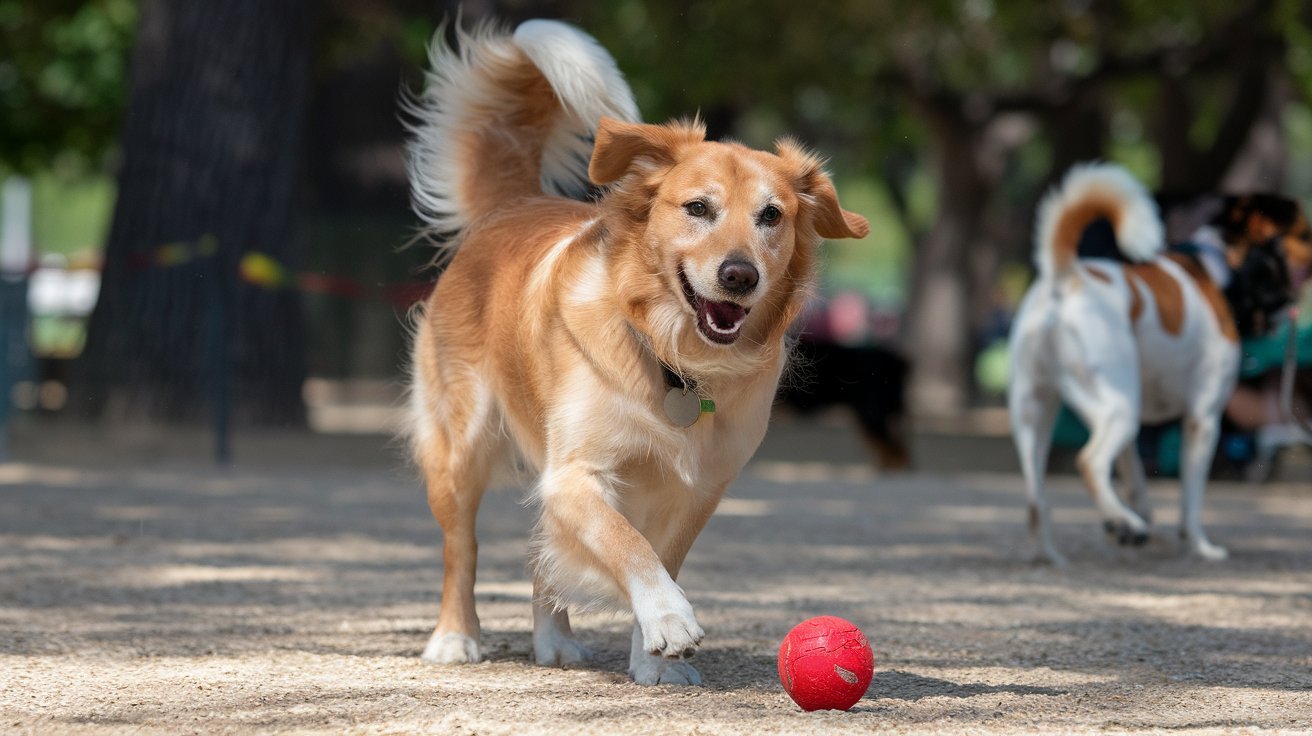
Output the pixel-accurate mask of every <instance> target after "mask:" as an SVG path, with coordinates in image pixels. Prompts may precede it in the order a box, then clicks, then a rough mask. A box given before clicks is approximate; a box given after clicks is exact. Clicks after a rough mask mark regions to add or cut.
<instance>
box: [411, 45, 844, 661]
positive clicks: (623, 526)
mask: <svg viewBox="0 0 1312 736" xmlns="http://www.w3.org/2000/svg"><path fill="white" fill-rule="evenodd" d="M442 37H443V34H442V33H441V32H439V33H438V34H437V36H435V38H434V41H433V48H432V65H433V69H432V71H431V73H430V74H429V77H428V84H427V87H426V89H425V91H424V92H423V94H422V97H421V98H420V99H419V100H417V101H416V103H415V105H414V106H413V112H414V114H415V115H416V116H417V118H418V123H417V124H416V125H415V128H414V138H413V142H412V145H411V161H410V163H411V166H410V174H411V179H412V186H413V190H414V200H415V203H416V208H417V210H418V211H419V213H420V214H421V215H422V216H424V217H425V219H426V220H427V222H428V225H429V226H430V228H431V230H432V231H433V232H435V233H440V234H446V235H448V236H450V235H452V234H453V240H452V245H451V246H450V247H452V248H455V250H454V256H453V257H452V259H451V261H450V265H449V266H448V268H447V269H446V271H445V272H444V273H443V274H442V276H441V278H440V280H439V281H438V284H437V288H436V290H435V291H434V293H433V295H432V297H431V298H430V299H429V300H428V302H427V304H426V305H425V308H424V309H423V311H422V314H421V315H420V316H419V317H418V320H417V329H416V333H415V336H414V353H413V382H412V401H411V425H412V431H411V437H412V446H413V450H414V456H415V459H416V461H417V463H418V465H419V467H420V468H421V469H422V471H423V473H424V476H425V480H426V482H427V486H428V501H429V505H430V507H431V508H432V511H433V514H434V516H436V517H437V520H438V522H439V523H440V524H441V526H442V530H443V532H444V538H443V559H444V571H443V572H444V576H445V579H444V582H443V586H442V603H441V612H440V615H439V617H438V623H437V628H436V630H434V632H433V635H432V638H431V639H430V640H429V642H428V646H427V647H426V648H425V650H424V653H423V658H424V659H425V660H428V661H432V662H441V663H462V662H477V661H479V659H480V658H481V657H482V649H481V645H480V637H479V624H478V616H477V614H476V612H475V607H474V574H475V560H476V554H477V552H476V550H477V545H476V543H475V515H476V513H477V511H478V507H479V501H480V499H481V497H482V495H483V492H484V489H485V487H486V485H487V483H488V478H489V471H490V466H491V464H492V462H493V460H494V458H495V457H496V456H498V455H499V454H500V450H501V448H503V447H504V446H506V445H507V444H512V445H513V447H514V448H516V449H517V450H518V451H519V453H520V454H521V455H522V456H523V458H524V459H525V460H526V461H527V463H528V464H529V465H531V466H532V467H533V468H534V469H535V470H536V471H537V472H538V473H539V476H540V477H539V480H538V483H537V485H536V487H535V488H534V489H533V491H532V496H533V499H534V501H535V502H536V503H537V505H538V506H539V508H540V516H539V520H538V525H537V530H536V536H535V540H534V543H533V550H534V555H533V574H534V596H533V647H534V653H535V657H536V659H537V661H538V662H539V663H540V664H549V665H564V664H570V663H574V662H578V661H580V660H581V659H583V658H584V657H585V656H586V655H587V652H586V650H585V649H584V648H583V647H582V646H581V645H580V644H579V643H578V642H577V641H576V640H575V639H574V638H573V636H572V634H571V632H570V625H569V618H568V614H567V613H566V606H567V605H582V606H597V605H600V606H605V607H613V608H627V609H630V610H632V612H633V615H634V618H635V625H634V628H633V637H632V653H631V655H630V660H629V673H630V674H631V675H632V676H633V678H634V679H635V680H636V681H637V682H639V683H643V684H654V683H688V684H696V683H698V682H699V681H700V675H699V674H698V673H697V671H696V670H695V669H694V668H693V667H692V666H690V665H689V664H688V663H687V662H686V661H684V658H686V657H687V656H689V655H691V654H692V653H693V652H694V651H695V650H696V648H697V645H698V643H699V642H700V641H701V639H702V635H703V631H702V627H701V626H700V625H698V623H697V619H696V618H695V617H694V615H693V609H692V606H691V605H690V604H689V602H688V599H687V598H686V597H685V595H684V592H683V590H682V589H680V587H679V586H678V585H677V584H676V583H675V578H676V577H677V575H678V573H679V568H680V566H681V565H682V564H683V561H684V557H685V555H686V554H687V552H688V549H689V547H690V546H691V545H692V543H693V540H694V539H696V537H697V535H698V533H699V532H700V531H701V529H702V527H703V525H704V524H705V523H706V522H707V520H708V519H709V518H710V516H711V514H712V512H713V511H714V510H715V508H716V505H717V504H718V502H719V500H720V498H721V496H722V495H723V493H724V492H725V489H726V488H727V487H728V485H729V483H730V482H731V481H732V480H733V479H734V477H735V476H736V475H737V474H738V472H739V471H740V470H741V469H742V467H743V465H744V464H745V463H746V462H747V460H748V458H750V456H751V455H752V453H753V452H754V451H755V449H756V447H757V445H758V444H759V443H760V441H761V439H762V436H763V435H764V433H765V429H766V423H767V421H768V418H769V414H770V407H771V403H772V401H773V400H774V395H775V389H776V386H777V385H778V381H779V376H780V372H781V370H782V369H783V367H784V363H785V360H786V357H787V356H786V350H785V333H786V330H787V328H788V325H789V323H790V322H791V321H792V319H793V317H794V316H795V315H796V314H797V313H798V311H799V310H800V308H801V307H802V304H803V300H804V298H805V296H806V293H807V291H808V289H809V288H810V286H811V284H812V281H813V274H812V270H813V266H814V262H815V259H816V255H817V248H818V247H819V244H820V240H821V238H846V237H860V236H863V235H865V234H866V233H867V232H868V225H867V223H866V220H865V218H863V217H861V216H859V215H855V214H853V213H850V212H846V211H844V210H843V209H842V208H841V207H840V206H839V203H838V198H837V196H836V194H835V192H834V187H833V185H832V184H831V183H830V179H829V177H828V176H827V175H826V174H825V172H824V171H823V170H822V168H821V164H820V162H819V161H818V160H817V159H816V158H815V157H814V156H812V155H810V154H808V153H806V152H805V151H803V150H802V149H801V148H800V147H798V146H797V145H796V144H794V143H792V142H789V141H781V142H780V143H779V144H778V145H777V148H776V151H775V152H774V153H765V152H761V151H755V150H751V149H749V148H746V147H743V146H740V145H737V144H732V143H712V142H707V141H705V140H704V131H703V129H702V128H701V127H700V126H699V125H697V124H695V123H674V124H668V125H644V124H640V123H637V122H625V121H634V120H636V119H637V117H638V113H637V110H636V107H635V105H634V102H633V99H632V96H631V93H630V91H629V88H628V85H627V84H626V83H625V81H624V79H623V77H622V76H621V75H620V73H619V71H618V70H617V69H616V67H615V63H614V61H613V60H612V59H611V57H610V56H609V55H608V54H607V53H606V52H605V51H604V50H603V49H602V48H601V47H600V46H599V45H598V44H597V43H596V41H594V40H593V39H592V38H591V37H589V36H587V35H585V34H583V33H582V32H580V31H578V30H576V29H574V28H572V27H570V26H567V25H564V24H561V23H556V22H550V21H529V22H527V23H524V24H523V25H521V26H519V28H518V29H517V30H516V31H515V32H514V34H513V35H510V34H505V33H501V32H497V31H495V30H491V29H488V28H482V29H479V30H476V31H474V32H472V33H466V32H461V33H459V39H458V41H459V46H460V49H459V51H458V52H456V51H453V50H451V49H450V48H448V47H447V46H446V45H445V43H444V42H443V40H442ZM594 139H595V145H594V142H593V141H594ZM589 154H590V162H589ZM589 179H590V180H591V182H593V183H594V184H596V185H600V186H609V188H608V189H607V190H605V191H604V192H603V193H602V194H601V196H600V197H599V198H598V199H597V200H596V201H579V200H578V199H573V198H571V197H573V196H577V195H579V194H581V193H583V192H585V191H586V189H587V186H588V181H589ZM562 195H567V196H562ZM457 244H458V247H457Z"/></svg>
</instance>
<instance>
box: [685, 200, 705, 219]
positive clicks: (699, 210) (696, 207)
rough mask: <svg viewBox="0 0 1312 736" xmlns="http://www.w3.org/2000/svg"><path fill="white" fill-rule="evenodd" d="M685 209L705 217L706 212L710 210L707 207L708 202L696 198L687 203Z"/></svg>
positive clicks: (695, 215)
mask: <svg viewBox="0 0 1312 736" xmlns="http://www.w3.org/2000/svg"><path fill="white" fill-rule="evenodd" d="M683 209H684V210H685V211H686V212H687V213H688V214H690V215H692V216H693V217H705V216H706V213H708V212H710V209H708V208H707V207H706V203H705V202H703V201H701V200H700V199H694V200H693V201H691V202H689V203H688V204H685V205H684V206H683Z"/></svg>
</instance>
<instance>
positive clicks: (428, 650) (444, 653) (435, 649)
mask: <svg viewBox="0 0 1312 736" xmlns="http://www.w3.org/2000/svg"><path fill="white" fill-rule="evenodd" d="M419 658H420V659H422V660H423V661H425V662H431V663H432V664H473V663H477V662H481V661H482V660H483V653H482V651H481V649H480V648H479V646H478V642H476V641H474V640H473V639H471V638H469V637H468V636H465V635H464V634H456V633H449V634H439V633H437V632H434V633H433V635H432V636H431V637H430V638H429V639H428V645H427V646H425V647H424V653H423V654H420V655H419Z"/></svg>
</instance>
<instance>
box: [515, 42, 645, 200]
mask: <svg viewBox="0 0 1312 736" xmlns="http://www.w3.org/2000/svg"><path fill="white" fill-rule="evenodd" d="M514 42H515V44H516V45H517V46H519V48H520V49H522V50H523V51H524V53H525V54H527V55H528V57H529V58H530V59H532V60H533V64H534V65H536V66H537V68H538V69H540V70H541V71H542V75H543V76H545V77H546V78H547V81H548V82H550V83H551V88H552V89H553V90H555V92H556V96H557V97H559V98H560V103H561V105H562V106H563V107H564V108H565V109H566V111H568V112H569V113H570V117H569V118H563V119H561V120H559V121H557V123H556V126H555V128H554V129H553V130H552V133H551V138H550V142H549V143H548V144H547V147H546V150H545V151H543V155H542V189H543V191H545V192H552V193H556V194H560V195H562V196H565V197H578V196H580V195H582V194H584V193H585V192H586V191H587V188H588V176H587V173H588V161H589V159H590V158H591V157H592V135H593V134H594V133H595V132H596V130H597V123H598V122H599V121H600V120H601V119H602V118H603V117H612V118H617V119H619V120H625V121H630V122H636V121H637V120H638V119H639V118H640V116H639V114H638V104H637V103H636V102H634V100H633V92H632V90H630V89H629V85H628V82H626V81H624V75H623V74H622V73H621V72H620V70H619V67H617V66H616V65H615V59H613V58H611V55H610V54H609V53H607V51H606V49H604V48H602V46H601V44H599V43H597V41H596V39H594V38H593V37H592V36H589V35H588V34H586V33H584V32H583V31H580V30H579V29H577V28H575V27H573V26H570V25H566V24H564V23H559V22H557V21H552V20H530V21H525V22H524V23H521V24H520V26H519V27H518V28H516V29H515V35H514Z"/></svg>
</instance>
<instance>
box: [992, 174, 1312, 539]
mask: <svg viewBox="0 0 1312 736" xmlns="http://www.w3.org/2000/svg"><path fill="white" fill-rule="evenodd" d="M1243 204H1244V202H1243V200H1242V199H1241V198H1231V200H1230V201H1229V204H1228V206H1232V208H1231V209H1230V210H1228V211H1227V212H1226V213H1223V214H1224V215H1227V216H1230V217H1231V219H1233V217H1235V216H1242V217H1243V218H1245V219H1244V220H1243V222H1241V223H1240V224H1241V225H1244V226H1246V225H1247V224H1248V223H1250V222H1251V223H1254V226H1253V227H1254V228H1256V223H1259V222H1261V223H1263V224H1264V225H1270V224H1271V221H1270V219H1269V218H1260V217H1257V216H1256V215H1253V216H1252V217H1251V218H1250V217H1249V215H1248V214H1242V213H1244V212H1247V211H1246V210H1243V209H1242V207H1241V205H1243ZM1249 204H1251V202H1250V203H1249ZM1245 206H1247V205H1245ZM1296 209H1297V208H1296V207H1295V211H1296ZM1298 221H1299V222H1302V220H1301V214H1299V215H1298ZM1218 223H1219V227H1220V228H1221V229H1224V228H1225V227H1226V223H1227V219H1226V217H1225V216H1222V217H1219V218H1218ZM1290 226H1292V227H1297V224H1296V223H1295V222H1293V221H1291V223H1290ZM1302 227H1303V229H1306V223H1305V222H1304V223H1303V225H1302ZM1221 229H1218V228H1215V227H1213V228H1209V229H1207V230H1205V231H1204V232H1203V235H1204V236H1205V237H1200V238H1198V240H1199V242H1200V243H1202V245H1199V246H1197V247H1195V248H1193V250H1192V252H1191V253H1170V254H1166V253H1164V234H1163V223H1162V220H1161V218H1160V216H1159V213H1158V208H1157V205H1156V203H1155V202H1154V200H1153V199H1152V197H1150V196H1149V194H1148V192H1147V191H1145V189H1144V188H1143V186H1142V185H1141V184H1140V183H1139V182H1138V181H1136V180H1135V179H1134V178H1133V177H1132V176H1131V175H1130V174H1128V173H1127V172H1126V171H1124V170H1123V169H1121V168H1119V167H1117V166H1114V165H1108V164H1087V165H1082V166H1078V167H1076V168H1074V169H1072V170H1071V171H1070V172H1069V173H1068V174H1067V176H1066V178H1065V180H1064V181H1063V182H1062V183H1061V185H1060V186H1059V187H1058V188H1057V189H1056V190H1054V191H1053V192H1051V193H1049V194H1048V195H1047V197H1046V198H1045V199H1044V201H1043V202H1042V204H1041V205H1040V207H1039V212H1038V221H1037V230H1036V234H1035V252H1034V257H1035V261H1036V264H1037V267H1038V277H1037V279H1036V281H1035V283H1034V284H1033V286H1032V287H1031V288H1030V290H1029V292H1028V293H1027V294H1026V295H1025V297H1024V299H1023V300H1022V302H1021V305H1020V308H1019V309H1018V311H1017V314H1016V319H1015V322H1014V325H1013V328H1012V336H1011V349H1012V355H1013V361H1012V373H1011V386H1010V390H1009V396H1008V400H1009V406H1010V413H1011V427H1012V433H1013V435H1014V437H1015V441H1016V449H1017V452H1018V454H1019V456H1020V464H1021V470H1022V472H1023V473H1024V475H1025V482H1026V487H1027V490H1028V492H1029V511H1030V528H1031V532H1032V534H1034V535H1035V536H1036V538H1037V543H1038V546H1039V554H1040V555H1041V556H1042V557H1046V558H1047V559H1048V560H1050V561H1052V562H1054V563H1057V564H1064V563H1065V559H1064V558H1063V557H1062V555H1061V554H1060V553H1059V552H1058V551H1057V549H1056V547H1055V546H1054V545H1053V541H1052V533H1051V531H1050V526H1051V525H1050V520H1049V510H1048V505H1047V503H1046V501H1045V500H1044V496H1043V475H1044V471H1045V466H1046V463H1047V457H1048V449H1049V443H1050V439H1051V435H1052V430H1053V424H1054V421H1055V419H1056V417H1057V413H1058V410H1059V408H1060V407H1061V404H1062V403H1063V402H1065V403H1066V404H1067V405H1068V406H1070V408H1071V409H1072V410H1073V411H1074V412H1075V413H1076V414H1077V415H1078V416H1079V417H1080V418H1081V419H1082V420H1083V421H1084V423H1085V424H1086V425H1087V426H1088V427H1089V430H1090V437H1089V441H1088V443H1087V444H1086V445H1085V446H1084V447H1083V448H1082V449H1081V450H1080V452H1079V455H1078V457H1077V464H1078V467H1079V470H1080V473H1081V474H1082V475H1083V479H1084V482H1085V485H1086V486H1087V487H1088V490H1089V493H1090V494H1091V495H1092V496H1093V500H1094V503H1095V504H1096V505H1097V507H1098V510H1099V511H1100V513H1101V514H1102V517H1103V520H1104V524H1105V527H1106V529H1107V531H1108V532H1109V534H1111V535H1112V536H1114V537H1115V538H1116V539H1117V540H1118V541H1120V542H1121V543H1122V544H1142V543H1143V542H1144V541H1146V540H1147V534H1148V523H1149V519H1150V514H1151V509H1150V506H1149V503H1148V496H1147V493H1146V488H1145V483H1146V481H1145V478H1144V470H1143V466H1142V464H1141V462H1140V459H1139V455H1138V451H1137V449H1136V447H1135V445H1134V440H1135V437H1136V436H1137V434H1138V432H1139V426H1140V424H1141V423H1145V424H1152V423H1160V422H1165V421H1170V420H1175V419H1181V420H1182V434H1183V441H1182V449H1181V463H1180V467H1181V484H1182V486H1183V488H1182V495H1181V502H1180V510H1181V513H1180V535H1181V538H1182V539H1183V540H1185V543H1186V544H1187V546H1188V549H1189V550H1190V551H1191V552H1193V553H1194V554H1196V555H1198V556H1199V557H1202V558H1205V559H1209V560H1220V559H1224V558H1225V557H1226V556H1227V553H1226V550H1225V549H1224V548H1223V547H1220V546H1217V545H1215V544H1212V543H1211V542H1210V541H1209V540H1208V538H1207V534H1206V533H1205V532H1204V531H1203V525H1202V506H1203V490H1204V487H1205V485H1206V483H1207V477H1208V473H1209V470H1210V468H1211V464H1212V456H1213V454H1214V452H1215V449H1216V443H1217V437H1218V433H1219V430H1220V422H1221V413H1222V410H1223V409H1224V407H1225V404H1226V401H1227V399H1229V397H1230V394H1231V392H1232V391H1233V389H1234V386H1235V380H1236V376H1237V373H1238V369H1239V357H1240V350H1239V329H1238V327H1237V325H1236V321H1235V317H1234V315H1233V314H1232V311H1231V309H1230V304H1229V303H1228V302H1227V298H1226V297H1227V293H1229V294H1230V296H1231V297H1232V299H1239V300H1240V303H1246V302H1245V301H1244V299H1246V298H1249V297H1254V296H1258V295H1260V296H1261V299H1260V301H1261V303H1262V305H1263V306H1262V307H1261V308H1258V309H1255V310H1253V311H1254V314H1253V315H1252V318H1253V319H1257V318H1258V317H1260V316H1262V315H1263V314H1264V315H1265V316H1267V317H1269V312H1270V309H1269V307H1270V305H1272V304H1279V303H1283V301H1282V300H1287V299H1288V296H1289V291H1290V286H1289V282H1288V274H1287V273H1285V271H1284V266H1283V265H1282V262H1281V257H1280V250H1281V246H1280V244H1279V238H1277V237H1276V236H1277V235H1278V232H1277V231H1276V230H1275V229H1272V230H1271V232H1270V233H1269V236H1270V238H1271V240H1270V242H1269V243H1268V242H1267V241H1266V240H1265V238H1266V237H1267V236H1265V235H1264V236H1262V237H1261V238H1255V239H1254V241H1253V242H1248V241H1244V242H1240V240H1239V239H1231V240H1226V239H1223V238H1221V237H1219V235H1218V233H1220V232H1221ZM1241 229H1242V228H1241ZM1250 229H1252V228H1250ZM1263 232H1266V229H1263ZM1100 233H1101V235H1100ZM1100 237H1101V239H1102V240H1105V241H1107V242H1110V243H1113V244H1114V245H1113V246H1112V247H1113V248H1114V249H1116V250H1118V251H1119V253H1118V256H1119V258H1082V257H1080V251H1082V250H1083V248H1082V242H1090V241H1097V240H1099V239H1100ZM1236 237H1237V236H1236ZM1300 242H1301V241H1300ZM1255 274H1260V275H1255ZM1232 276H1234V277H1235V278H1233V279H1232V278H1231V277H1232ZM1241 276H1242V277H1243V278H1242V279H1241V278H1240V277H1241ZM1229 281H1234V282H1235V283H1234V284H1232V285H1231V289H1230V291H1229V292H1227V291H1226V286H1227V283H1226V282H1229ZM1248 292H1252V293H1248ZM1247 311H1248V310H1245V312H1247ZM1258 313H1261V314H1258ZM1263 323H1264V324H1265V322H1263ZM1241 324H1243V325H1245V326H1247V325H1248V324H1249V320H1248V319H1245V320H1241ZM1113 464H1114V465H1115V467H1116V469H1117V472H1118V474H1119V475H1120V476H1121V479H1122V482H1123V483H1124V484H1126V486H1127V491H1128V492H1127V494H1126V498H1125V502H1123V501H1122V499H1121V498H1120V497H1119V496H1118V495H1117V493H1116V491H1115V489H1114V488H1113V486H1112V467H1113ZM1126 502H1128V504H1127V503H1126Z"/></svg>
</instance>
